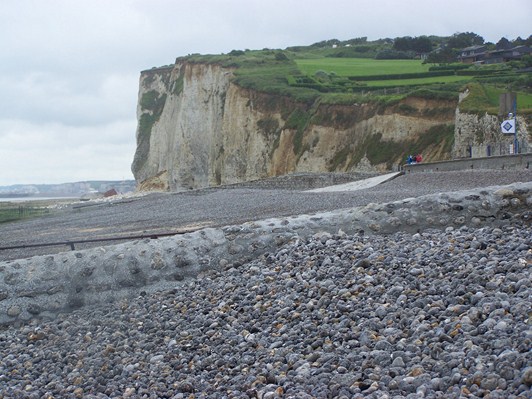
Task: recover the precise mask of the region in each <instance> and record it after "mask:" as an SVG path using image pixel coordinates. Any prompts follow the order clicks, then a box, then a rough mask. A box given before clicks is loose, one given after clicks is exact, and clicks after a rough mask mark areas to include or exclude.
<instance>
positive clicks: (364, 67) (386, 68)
mask: <svg viewBox="0 0 532 399" xmlns="http://www.w3.org/2000/svg"><path fill="white" fill-rule="evenodd" d="M294 61H295V63H296V64H297V66H298V68H299V69H300V70H301V72H303V73H304V74H307V75H314V74H315V73H316V72H317V71H325V72H327V73H331V72H333V73H335V74H336V75H338V76H371V75H389V74H399V73H418V72H428V70H429V65H428V64H425V65H423V64H422V62H421V61H420V60H374V59H369V58H328V57H327V58H326V57H324V58H315V59H295V60H294Z"/></svg>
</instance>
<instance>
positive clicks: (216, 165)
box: [132, 63, 456, 190]
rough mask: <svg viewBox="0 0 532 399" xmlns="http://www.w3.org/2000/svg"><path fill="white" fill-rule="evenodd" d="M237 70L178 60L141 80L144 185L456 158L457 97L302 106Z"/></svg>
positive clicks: (140, 171)
mask: <svg viewBox="0 0 532 399" xmlns="http://www.w3.org/2000/svg"><path fill="white" fill-rule="evenodd" d="M232 76H233V71H232V70H230V69H224V68H222V67H220V66H217V65H212V64H192V63H181V64H180V63H177V64H176V65H175V66H173V67H168V68H159V69H153V70H150V71H145V72H143V73H142V74H141V77H140V90H139V104H138V108H137V116H138V121H139V124H138V129H137V151H136V153H135V158H134V161H133V165H132V170H133V174H134V176H135V179H136V180H137V182H138V183H140V188H141V189H163V190H166V189H169V190H180V189H187V188H200V187H207V186H212V185H219V184H227V183H235V182H241V181H246V180H254V179H258V178H263V177H271V176H277V175H281V174H286V173H291V172H324V171H344V172H345V171H381V170H387V169H390V168H392V167H393V166H394V165H397V164H400V163H403V162H404V154H405V153H407V152H409V151H410V150H412V149H413V148H422V152H423V156H424V159H426V160H441V159H447V158H449V157H450V151H451V147H452V136H453V133H454V119H455V108H456V103H453V102H448V101H435V100H425V99H416V98H408V99H406V100H403V101H402V102H400V103H395V104H393V105H390V106H385V105H376V104H354V105H352V106H339V105H327V104H320V103H319V102H317V103H314V104H310V105H309V104H301V103H296V102H294V101H292V100H291V99H289V98H285V97H280V96H275V95H271V94H265V93H259V92H256V91H253V90H249V89H243V88H241V87H239V86H237V85H235V84H233V83H232Z"/></svg>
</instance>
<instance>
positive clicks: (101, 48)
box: [0, 0, 532, 185]
mask: <svg viewBox="0 0 532 399" xmlns="http://www.w3.org/2000/svg"><path fill="white" fill-rule="evenodd" d="M503 7H504V8H502V7H501V3H500V2H498V1H495V0H468V1H463V0H459V1H458V0H447V1H441V0H401V1H399V0H372V1H370V0H329V1H326V2H324V1H317V0H307V1H300V0H269V1H262V0H198V1H188V2H184V1H175V0H150V1H148V0H113V1H108V0H91V1H88V0H79V1H70V0H47V1H38V0H17V1H3V2H1V4H0V19H1V20H2V24H0V47H1V48H2V52H1V53H0V92H1V93H2V95H1V96H0V171H1V172H0V185H5V184H13V183H52V182H55V183H58V182H64V181H75V180H90V179H123V178H132V175H131V172H130V164H131V162H132V159H133V155H134V151H135V128H136V117H135V112H136V102H137V93H138V78H139V73H140V71H141V70H143V69H149V68H151V67H153V66H160V65H167V64H170V63H172V62H173V61H174V60H175V58H176V57H177V56H182V55H187V54H190V53H203V54H205V53H226V52H229V51H231V50H232V49H246V48H249V49H260V48H265V47H268V48H285V47H287V46H292V45H305V44H312V43H314V42H317V41H321V40H324V39H331V38H338V39H344V40H345V39H350V38H354V37H360V36H367V37H368V38H369V39H370V40H373V39H378V38H384V37H397V36H406V35H409V36H419V35H424V34H435V35H442V36H444V35H445V36H446V35H452V34H453V33H456V32H465V31H473V32H475V33H477V34H480V35H481V36H483V37H484V38H485V39H486V40H488V41H498V40H499V38H500V37H502V36H505V37H507V38H509V39H513V38H516V37H517V36H521V37H528V35H529V34H530V32H529V31H527V30H528V29H529V26H530V20H532V3H530V1H529V0H508V1H506V2H504V4H503Z"/></svg>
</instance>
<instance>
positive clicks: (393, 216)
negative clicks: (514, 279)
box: [0, 182, 532, 325]
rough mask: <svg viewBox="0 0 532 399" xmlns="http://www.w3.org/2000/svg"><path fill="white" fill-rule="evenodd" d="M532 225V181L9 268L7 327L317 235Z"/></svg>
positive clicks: (1, 268)
mask: <svg viewBox="0 0 532 399" xmlns="http://www.w3.org/2000/svg"><path fill="white" fill-rule="evenodd" d="M531 221H532V182H527V183H516V184H513V185H510V186H504V187H490V188H484V189H475V190H469V191H461V192H452V193H443V194H437V195H430V196H425V197H419V198H410V199H406V200H403V201H398V202H392V203H388V204H368V205H367V206H365V207H361V208H353V209H348V210H338V211H332V212H325V213H319V214H315V215H299V216H293V217H288V218H279V219H268V220H263V221H259V222H250V223H245V224H243V225H238V226H227V227H224V228H217V229H213V228H208V229H204V230H200V231H196V232H193V233H189V234H185V235H183V236H174V237H169V238H163V239H159V240H141V241H133V242H128V243H123V244H120V245H115V246H107V247H100V248H96V249H89V250H84V251H74V252H65V253H60V254H57V255H50V256H37V257H33V258H28V259H20V260H16V261H8V262H1V263H0V325H9V324H19V323H24V322H27V321H28V320H30V319H32V318H54V317H55V316H56V315H57V314H58V313H60V312H68V311H72V310H75V309H77V308H80V307H83V306H95V305H101V304H105V303H109V302H113V301H118V300H121V299H124V298H135V297H137V296H138V295H142V294H143V292H147V291H150V290H158V289H162V288H166V287H175V288H177V289H179V287H180V286H181V283H180V282H181V281H183V280H184V279H187V278H193V277H197V276H198V275H201V273H202V272H205V271H208V270H210V269H221V270H224V269H229V268H238V267H239V265H241V264H243V263H244V262H247V261H249V260H250V259H254V258H256V257H258V256H260V255H262V254H265V253H267V252H274V251H277V250H278V249H279V247H281V246H282V245H283V244H285V243H287V242H290V241H292V240H298V239H301V238H304V237H308V236H311V235H314V234H325V233H330V234H337V233H339V232H344V233H347V234H390V233H393V232H396V231H406V232H411V233H413V234H415V233H417V232H420V233H422V232H423V231H424V230H427V229H442V230H443V229H459V228H461V227H464V226H469V227H472V228H482V227H485V226H497V227H503V226H505V225H508V224H513V225H516V224H521V223H531Z"/></svg>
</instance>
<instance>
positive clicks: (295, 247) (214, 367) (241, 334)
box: [0, 182, 532, 399]
mask: <svg viewBox="0 0 532 399" xmlns="http://www.w3.org/2000/svg"><path fill="white" fill-rule="evenodd" d="M454 183H455V184H458V182H454ZM380 189H381V190H384V185H383V187H381V188H380ZM531 266H532V228H531V226H530V223H529V222H522V223H516V224H514V225H508V226H505V227H501V228H497V227H481V228H474V227H468V226H462V227H458V228H453V227H447V228H445V229H441V230H436V229H434V230H432V229H428V230H425V231H423V232H418V233H405V232H397V233H394V234H390V235H373V236H368V235H365V234H357V235H348V234H345V233H343V232H342V231H338V233H337V234H330V233H325V232H324V233H317V234H314V235H313V236H311V237H307V238H304V239H294V240H292V241H291V242H288V243H285V244H284V245H283V246H281V247H279V249H278V250H277V251H275V252H268V253H265V254H262V255H261V256H259V257H257V258H256V259H252V260H251V261H249V262H245V263H242V264H239V263H230V264H228V265H227V266H226V267H225V268H222V269H217V270H209V271H206V272H202V273H201V274H200V275H199V276H197V277H196V278H193V279H186V280H184V281H182V282H180V283H179V284H176V285H175V287H173V288H171V289H165V290H163V291H156V292H152V291H148V290H147V291H143V292H141V293H140V295H139V296H138V297H136V298H132V299H128V300H121V301H119V302H115V303H111V304H105V305H99V306H97V307H86V308H82V309H79V310H76V311H73V312H71V313H64V314H59V315H58V316H57V317H56V318H55V319H53V320H40V319H32V320H30V321H29V322H28V323H27V324H23V325H13V326H8V327H4V328H2V329H1V330H0V398H174V399H178V398H263V399H266V398H375V399H377V398H410V399H414V398H531V397H532V395H531V392H530V387H531V385H532V354H531V352H530V347H531V342H532V341H531V339H532V329H531V328H530V322H531V320H530V309H531V306H530V305H531V302H530V299H531V293H532V289H531V285H532V284H531V278H530V269H531Z"/></svg>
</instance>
